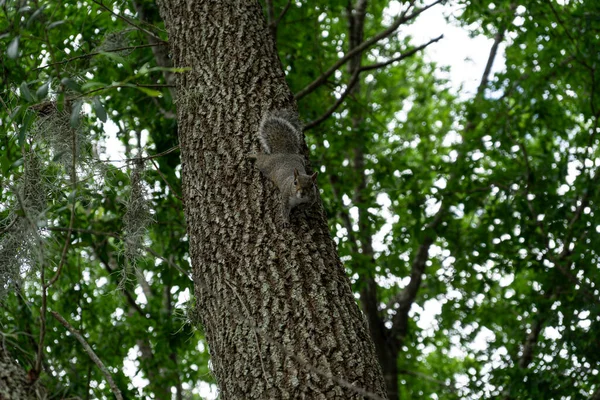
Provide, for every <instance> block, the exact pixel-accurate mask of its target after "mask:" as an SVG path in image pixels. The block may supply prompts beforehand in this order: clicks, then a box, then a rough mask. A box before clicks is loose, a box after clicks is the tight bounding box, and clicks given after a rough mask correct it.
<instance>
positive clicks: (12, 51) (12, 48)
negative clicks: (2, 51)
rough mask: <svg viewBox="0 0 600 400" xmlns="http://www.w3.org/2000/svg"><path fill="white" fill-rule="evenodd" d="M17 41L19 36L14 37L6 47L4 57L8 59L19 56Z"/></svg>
mask: <svg viewBox="0 0 600 400" xmlns="http://www.w3.org/2000/svg"><path fill="white" fill-rule="evenodd" d="M19 39H20V36H15V38H14V39H13V40H12V41H11V42H10V44H9V45H8V49H7V50H6V55H7V56H8V58H17V56H18V55H19Z"/></svg>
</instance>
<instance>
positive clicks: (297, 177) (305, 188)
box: [294, 168, 317, 198]
mask: <svg viewBox="0 0 600 400" xmlns="http://www.w3.org/2000/svg"><path fill="white" fill-rule="evenodd" d="M316 182H317V173H316V172H315V173H314V174H312V175H304V174H300V173H299V172H298V170H297V169H296V168H294V188H295V189H296V197H298V198H304V197H311V196H314V195H315V190H316V186H315V183H316Z"/></svg>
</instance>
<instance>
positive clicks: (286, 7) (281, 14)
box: [274, 0, 292, 29]
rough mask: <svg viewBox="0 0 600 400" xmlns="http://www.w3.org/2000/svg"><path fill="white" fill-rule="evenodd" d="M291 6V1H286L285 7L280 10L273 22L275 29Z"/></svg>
mask: <svg viewBox="0 0 600 400" xmlns="http://www.w3.org/2000/svg"><path fill="white" fill-rule="evenodd" d="M291 4H292V0H288V2H287V4H286V5H285V7H283V10H281V12H280V13H279V16H278V17H277V19H276V20H275V21H274V25H275V29H277V26H278V25H279V23H280V22H281V19H282V18H283V16H284V15H285V13H286V12H287V11H288V10H289V8H290V5H291Z"/></svg>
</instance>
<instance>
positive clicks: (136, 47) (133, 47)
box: [34, 43, 166, 71]
mask: <svg viewBox="0 0 600 400" xmlns="http://www.w3.org/2000/svg"><path fill="white" fill-rule="evenodd" d="M164 45H166V43H157V44H140V45H138V46H127V47H119V48H118V49H110V50H103V51H93V52H91V53H87V54H82V55H80V56H77V57H71V58H67V59H65V60H62V61H58V62H54V63H51V64H46V65H44V66H43V67H37V68H35V69H34V71H39V70H40V69H44V68H48V67H53V66H55V65H62V64H68V63H70V62H72V61H76V60H80V59H82V58H88V57H93V56H97V55H100V54H103V53H116V52H118V51H124V50H136V49H141V48H144V47H152V46H164Z"/></svg>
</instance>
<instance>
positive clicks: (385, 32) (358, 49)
mask: <svg viewBox="0 0 600 400" xmlns="http://www.w3.org/2000/svg"><path fill="white" fill-rule="evenodd" d="M442 1H443V0H436V1H434V2H433V3H431V4H429V5H426V6H425V7H422V8H420V9H418V10H416V11H414V12H413V13H412V14H410V15H406V13H403V14H402V15H400V16H399V17H398V18H396V20H395V21H394V22H393V23H392V25H390V26H389V27H388V28H387V29H385V30H383V31H381V32H380V33H378V34H377V35H375V36H373V37H372V38H370V39H369V40H366V41H364V42H362V43H361V44H360V45H358V46H356V47H354V48H353V49H352V50H350V51H348V52H347V53H346V54H345V55H344V56H343V57H342V58H340V59H339V60H338V61H336V62H335V63H334V64H333V65H332V66H331V67H330V68H329V69H328V70H327V71H325V72H324V73H323V74H322V75H321V76H319V77H318V78H317V79H315V80H314V81H312V82H311V83H309V84H308V85H307V86H306V87H305V88H304V89H302V90H300V91H299V92H298V93H296V94H295V95H294V99H295V100H296V101H297V100H300V99H301V98H303V97H304V96H306V95H307V94H309V93H312V92H313V91H314V90H315V89H316V88H318V87H319V86H321V85H322V84H323V83H325V81H327V79H328V78H329V77H330V76H331V75H332V74H333V73H334V72H335V71H337V70H338V69H339V68H340V67H341V66H342V65H344V64H345V63H346V62H348V60H350V59H352V58H353V57H354V56H356V55H358V54H359V53H361V52H363V51H364V50H366V49H367V48H369V47H371V46H372V45H374V44H375V43H377V42H378V41H380V40H381V39H384V38H386V37H388V36H390V35H391V34H392V33H394V32H395V31H396V29H398V27H399V26H400V25H402V24H403V23H405V22H408V21H410V20H412V19H414V18H416V17H417V16H419V15H420V14H421V13H422V12H424V11H426V10H428V9H429V8H431V7H433V6H435V5H436V4H439V3H441V2H442Z"/></svg>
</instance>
